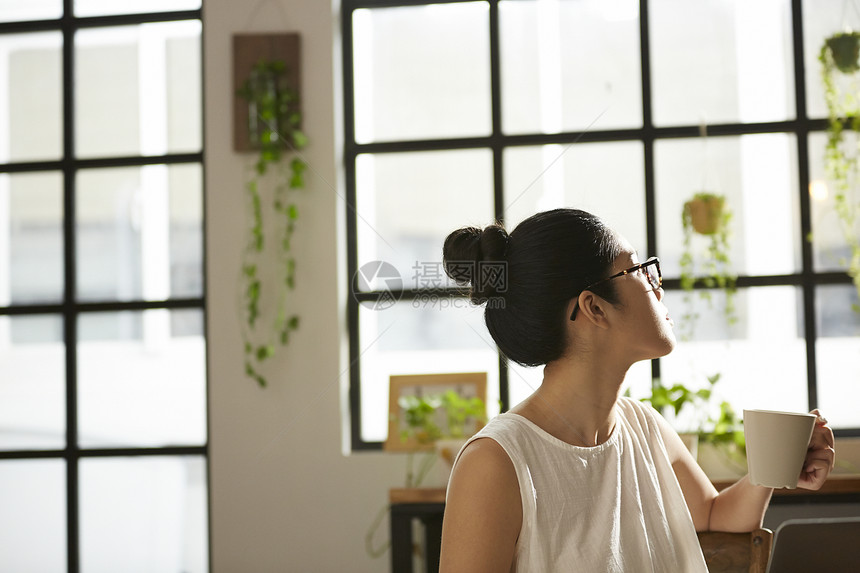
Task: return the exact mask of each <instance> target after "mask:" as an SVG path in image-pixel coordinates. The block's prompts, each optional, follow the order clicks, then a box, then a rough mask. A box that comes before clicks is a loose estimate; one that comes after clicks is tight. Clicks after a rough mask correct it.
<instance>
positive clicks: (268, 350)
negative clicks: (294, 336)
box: [257, 344, 275, 362]
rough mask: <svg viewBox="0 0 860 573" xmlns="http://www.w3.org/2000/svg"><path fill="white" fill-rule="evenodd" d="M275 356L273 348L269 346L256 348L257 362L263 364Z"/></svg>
mask: <svg viewBox="0 0 860 573" xmlns="http://www.w3.org/2000/svg"><path fill="white" fill-rule="evenodd" d="M274 355H275V347H274V346H272V345H271V344H265V345H261V346H258V347H257V360H258V361H259V362H263V361H264V360H266V359H268V358H271V357H272V356H274Z"/></svg>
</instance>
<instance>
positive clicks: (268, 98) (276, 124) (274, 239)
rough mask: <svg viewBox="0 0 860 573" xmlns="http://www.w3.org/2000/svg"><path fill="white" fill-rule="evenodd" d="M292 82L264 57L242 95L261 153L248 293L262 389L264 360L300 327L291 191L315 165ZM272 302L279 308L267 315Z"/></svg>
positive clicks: (245, 270)
mask: <svg viewBox="0 0 860 573" xmlns="http://www.w3.org/2000/svg"><path fill="white" fill-rule="evenodd" d="M288 78H289V74H288V70H287V69H286V66H285V64H284V62H283V61H279V60H274V61H270V60H265V59H264V60H260V61H259V62H258V63H257V64H256V65H255V66H254V68H253V70H252V71H251V74H250V76H249V77H248V78H247V79H246V80H245V82H244V83H243V84H242V87H241V88H240V89H239V90H238V92H237V95H239V96H240V97H242V98H243V99H245V100H246V102H247V104H248V132H249V134H250V137H251V142H250V143H251V147H252V148H254V149H256V153H257V155H256V159H255V161H254V162H253V165H252V166H251V168H250V169H249V175H248V179H247V181H246V183H245V190H246V192H247V195H248V203H249V205H250V214H251V216H250V218H249V224H248V242H247V245H246V248H245V250H244V252H243V256H242V273H241V277H242V281H243V286H242V289H241V292H242V293H243V297H244V300H243V305H242V306H243V311H244V325H243V330H242V335H243V345H244V352H245V373H246V375H247V376H248V377H250V378H252V379H253V380H255V381H256V382H257V383H258V384H259V385H260V386H261V387H264V386H266V384H267V380H266V377H265V376H264V374H263V373H262V369H261V365H262V363H263V362H265V361H266V360H268V359H269V358H271V357H272V356H274V355H275V352H276V349H277V348H278V347H279V346H285V345H286V344H287V343H288V342H289V338H290V334H291V333H292V332H293V331H295V330H296V329H297V328H298V327H299V317H298V315H296V314H292V313H290V312H289V310H288V305H287V302H288V300H289V294H288V293H289V291H292V290H293V289H294V288H295V272H296V261H295V259H294V258H293V256H292V253H291V247H292V237H293V233H294V231H295V225H296V222H297V219H298V216H299V213H298V208H297V206H296V204H295V202H294V201H293V200H291V198H290V195H291V193H290V192H291V191H296V190H299V189H303V188H304V187H305V180H304V173H305V170H306V169H307V164H306V163H305V161H304V159H302V157H301V156H300V155H299V154H298V151H299V150H301V149H302V148H303V147H305V145H306V144H307V138H306V137H305V135H304V133H303V132H302V131H301V129H300V125H301V112H300V110H299V107H298V103H299V98H298V92H297V91H296V90H295V89H294V88H293V87H291V84H290V82H289V81H288ZM269 226H274V227H275V229H274V230H269V229H268V227H269ZM272 265H276V266H278V267H280V268H279V270H278V271H276V272H275V274H276V275H280V276H279V277H278V278H275V279H271V278H270V276H271V274H272V272H271V271H270V270H269V269H270V267H271V266H272ZM266 302H270V303H272V305H271V306H276V310H274V311H271V312H267V311H266V310H265V309H267V308H268V307H266V305H265V303H266Z"/></svg>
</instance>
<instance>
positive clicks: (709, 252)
mask: <svg viewBox="0 0 860 573" xmlns="http://www.w3.org/2000/svg"><path fill="white" fill-rule="evenodd" d="M731 220H732V212H731V210H730V209H729V208H728V206H727V205H726V198H725V197H724V196H723V195H716V194H714V193H709V192H705V191H702V192H699V193H696V194H695V195H693V197H692V198H691V199H690V200H689V201H687V202H686V203H684V208H683V210H682V212H681V225H682V228H683V231H684V241H683V251H682V253H681V261H680V264H681V288H682V289H683V290H684V291H685V302H686V303H687V304H686V306H687V308H688V309H690V308H691V306H692V300H691V296H692V293H693V291H694V290H696V287H697V286H698V287H703V288H700V289H698V292H699V296H700V298H702V299H704V300H706V301H708V302H709V303H710V302H711V300H712V299H711V290H710V289H715V288H718V289H722V290H723V291H724V292H725V297H726V304H725V309H724V314H725V317H726V322H727V323H728V324H729V325H732V324H734V323H736V322H737V315H736V313H735V298H734V297H735V294H736V292H737V286H736V281H737V277H736V276H735V275H734V273H732V271H731V266H732V265H731V260H730V258H729V254H730V252H731V245H730V243H729V236H730V235H729V228H730V227H729V223H730V222H731ZM697 237H698V238H702V239H705V241H704V243H705V246H704V248H699V249H695V246H696V245H695V244H694V243H698V242H700V241H699V239H697ZM697 263H698V264H697ZM697 318H698V315H697V314H696V313H695V312H693V311H692V310H690V311H688V312H687V313H686V314H685V315H684V316H683V317H682V325H683V329H684V330H682V334H683V337H684V338H686V339H689V338H691V337H692V333H693V326H694V324H695V321H696V319H697Z"/></svg>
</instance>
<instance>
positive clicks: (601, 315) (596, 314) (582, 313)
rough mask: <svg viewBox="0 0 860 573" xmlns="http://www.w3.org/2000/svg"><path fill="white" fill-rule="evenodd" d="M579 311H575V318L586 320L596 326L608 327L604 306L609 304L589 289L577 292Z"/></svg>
mask: <svg viewBox="0 0 860 573" xmlns="http://www.w3.org/2000/svg"><path fill="white" fill-rule="evenodd" d="M578 300H579V311H578V312H577V313H576V317H577V320H579V319H580V318H581V319H582V320H587V321H588V322H590V323H591V324H593V325H594V326H596V327H598V328H608V327H609V320H608V317H607V316H606V307H607V306H608V305H609V303H608V302H606V301H605V300H604V299H602V298H600V297H599V296H597V295H596V294H594V293H593V292H591V291H590V290H584V291H582V292H581V293H579V297H578Z"/></svg>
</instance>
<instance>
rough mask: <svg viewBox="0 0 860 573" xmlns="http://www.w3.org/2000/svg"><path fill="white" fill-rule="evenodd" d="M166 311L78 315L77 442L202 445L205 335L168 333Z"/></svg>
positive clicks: (105, 444) (203, 429)
mask: <svg viewBox="0 0 860 573" xmlns="http://www.w3.org/2000/svg"><path fill="white" fill-rule="evenodd" d="M184 312H185V313H189V312H191V311H188V310H186V311H184ZM197 312H198V313H202V311H197ZM171 314H172V312H171V311H169V310H166V309H159V310H146V311H143V312H116V313H113V312H104V313H86V314H82V315H81V316H80V319H79V323H78V336H79V338H80V344H79V345H78V408H79V412H80V414H79V416H78V431H79V436H80V438H79V440H80V445H81V446H83V447H123V446H140V447H150V446H152V447H158V446H170V445H199V444H203V443H205V442H206V361H205V350H206V345H205V340H204V338H203V333H202V332H200V333H197V334H194V335H187V336H178V335H177V334H176V333H174V332H172V330H171V316H170V315H171ZM154 420H157V423H153V421H154Z"/></svg>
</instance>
